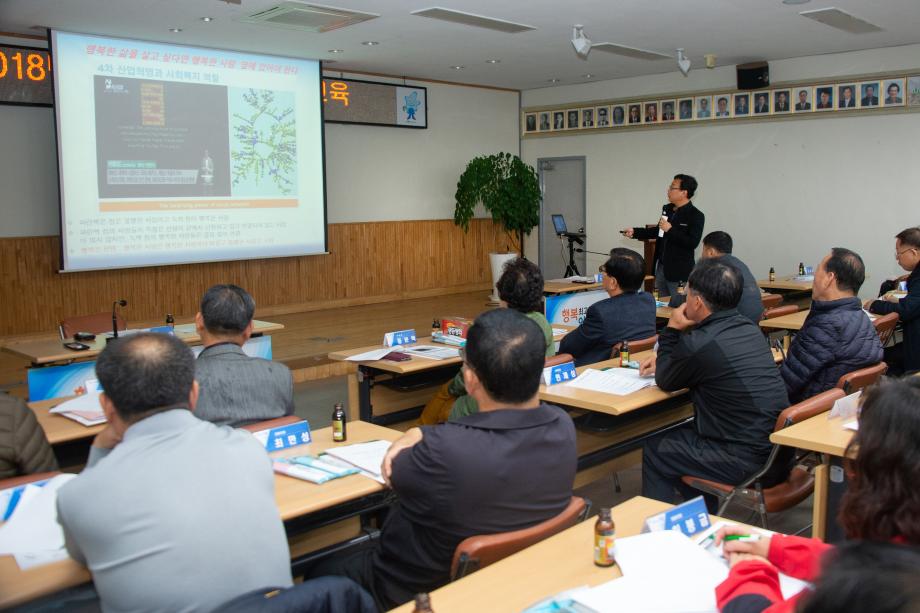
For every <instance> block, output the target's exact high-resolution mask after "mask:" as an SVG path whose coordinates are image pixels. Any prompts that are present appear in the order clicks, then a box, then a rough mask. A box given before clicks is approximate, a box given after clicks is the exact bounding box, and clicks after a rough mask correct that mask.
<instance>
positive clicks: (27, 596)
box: [0, 422, 402, 609]
mask: <svg viewBox="0 0 920 613" xmlns="http://www.w3.org/2000/svg"><path fill="white" fill-rule="evenodd" d="M401 435H402V432H398V431H396V430H390V429H389V428H382V427H380V426H375V425H373V424H365V423H361V422H354V423H350V424H348V441H346V442H345V443H333V442H332V428H331V427H330V428H321V429H319V430H317V431H315V432H313V442H312V443H311V444H309V445H303V446H300V447H294V448H292V449H287V450H284V451H279V452H275V453H272V454H271V455H272V456H273V457H275V456H291V455H305V454H308V453H312V454H316V453H320V452H322V451H325V450H326V449H329V448H330V447H332V446H334V445H337V444H344V445H348V444H351V443H360V442H364V441H370V440H376V439H384V440H388V441H394V440H396V439H397V438H399V437H400V436H401ZM386 491H387V490H386V488H385V487H384V486H383V485H381V484H379V483H377V482H376V481H372V480H371V479H368V478H366V477H362V476H360V475H350V476H348V477H342V478H341V479H333V480H332V481H327V482H326V483H323V484H322V485H316V484H314V483H309V482H307V481H302V480H300V479H294V478H293V477H288V476H286V475H279V474H276V475H275V503H276V504H277V505H278V511H279V513H280V515H281V519H282V521H284V523H285V531H286V532H287V535H288V539H289V544H290V547H291V553H292V556H293V557H296V553H297V550H298V549H299V553H301V554H302V553H304V552H305V551H307V550H308V549H309V546H310V545H319V546H323V545H327V544H330V543H329V542H328V540H329V539H328V538H319V539H316V542H314V543H310V544H306V547H305V546H304V545H305V544H304V542H303V539H298V537H301V536H303V534H304V533H305V532H307V531H310V530H317V531H319V530H322V529H324V528H327V527H332V524H334V523H336V521H338V522H339V523H341V522H342V520H345V519H348V518H349V517H353V516H354V515H357V514H359V513H361V512H365V511H367V510H372V509H371V506H369V505H368V504H365V506H364V507H360V505H359V504H358V503H360V502H361V501H366V502H368V503H371V502H373V501H371V500H370V497H371V496H374V495H380V496H379V500H380V501H383V500H385V498H384V496H385V494H386ZM374 504H376V505H377V507H379V506H382V502H374ZM359 507H360V508H359ZM349 527H351V528H356V527H357V526H356V525H355V526H349ZM333 534H334V535H343V534H344V533H343V532H342V531H341V530H339V531H336V532H333ZM322 536H328V535H322ZM340 540H341V539H340ZM243 553H244V552H241V554H243ZM91 580H92V577H91V576H90V573H89V571H88V570H87V569H86V568H85V567H84V566H83V565H82V564H79V563H77V562H75V561H74V560H71V559H67V560H62V561H60V562H55V563H53V564H47V565H45V566H39V567H37V568H33V569H30V570H27V571H23V570H20V568H19V566H18V565H17V564H16V561H15V559H14V558H13V556H0V609H5V608H7V607H11V606H14V605H16V604H20V603H23V602H27V601H29V600H34V599H35V598H38V597H40V596H44V595H47V594H52V593H54V592H57V591H60V590H63V589H66V588H68V587H73V586H75V585H80V584H83V583H87V582H89V581H91Z"/></svg>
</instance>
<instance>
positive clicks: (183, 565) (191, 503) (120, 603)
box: [57, 334, 292, 612]
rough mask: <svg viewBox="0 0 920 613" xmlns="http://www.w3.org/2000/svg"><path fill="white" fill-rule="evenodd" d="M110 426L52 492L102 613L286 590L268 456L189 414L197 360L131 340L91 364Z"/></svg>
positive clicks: (162, 340)
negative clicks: (77, 470) (79, 468)
mask: <svg viewBox="0 0 920 613" xmlns="http://www.w3.org/2000/svg"><path fill="white" fill-rule="evenodd" d="M96 374H97V375H98V377H99V381H100V383H101V384H102V387H103V389H104V390H105V392H104V393H103V394H102V396H101V397H100V402H101V404H102V409H103V411H104V413H105V416H106V418H107V419H108V426H106V428H105V430H103V431H102V432H101V433H99V434H98V435H97V436H96V438H95V440H94V441H93V447H92V449H91V450H90V455H89V461H88V462H87V467H86V469H85V470H84V471H83V472H82V473H81V474H80V476H78V477H77V478H76V479H74V480H72V481H70V482H69V483H67V484H66V485H64V486H63V487H62V488H61V489H60V491H59V492H58V501H57V504H58V521H59V522H60V523H61V526H62V527H63V529H64V537H65V542H66V545H67V551H68V553H70V556H71V557H72V558H73V559H75V560H77V561H78V562H83V563H85V564H86V566H87V567H88V568H89V570H90V572H91V573H92V575H93V582H94V583H95V585H96V590H97V592H98V593H99V597H100V599H101V601H102V609H103V610H104V611H107V612H110V611H213V610H215V609H216V608H217V607H219V606H220V605H221V604H223V603H224V602H226V601H228V600H230V599H231V598H234V597H236V596H239V595H240V594H244V593H246V592H249V591H252V590H257V589H262V588H266V587H279V588H285V587H289V586H291V585H292V580H291V567H290V557H289V550H288V544H287V538H286V537H285V533H284V527H283V526H282V524H281V518H280V517H279V515H278V507H277V506H276V505H275V496H274V485H275V482H274V476H273V474H272V469H271V461H270V460H269V457H268V454H267V453H266V451H265V449H264V448H262V446H261V445H260V444H259V443H258V442H257V441H256V439H255V438H254V437H253V436H252V435H251V434H250V433H248V432H244V431H241V430H233V429H230V428H220V427H217V426H215V425H213V424H210V423H208V422H205V421H201V420H199V419H195V417H194V416H193V415H192V411H193V410H194V409H195V404H196V401H197V400H198V384H197V383H196V382H195V380H194V375H195V359H194V356H193V355H192V352H191V351H189V349H188V347H187V346H186V345H185V344H184V343H183V342H182V341H180V340H179V339H177V338H175V337H174V336H169V335H165V334H137V335H135V336H130V337H127V338H124V339H121V340H119V341H118V342H116V343H111V344H109V345H108V346H106V348H105V350H103V352H102V354H101V355H100V356H99V361H98V362H97V363H96Z"/></svg>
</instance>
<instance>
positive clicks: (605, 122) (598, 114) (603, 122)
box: [594, 105, 610, 128]
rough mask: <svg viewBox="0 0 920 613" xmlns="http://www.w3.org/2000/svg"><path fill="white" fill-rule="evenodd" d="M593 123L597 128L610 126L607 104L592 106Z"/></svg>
mask: <svg viewBox="0 0 920 613" xmlns="http://www.w3.org/2000/svg"><path fill="white" fill-rule="evenodd" d="M594 125H595V126H597V127H598V128H609V127H610V107H609V106H606V105H605V106H596V107H594Z"/></svg>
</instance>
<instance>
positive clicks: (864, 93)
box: [856, 79, 882, 109]
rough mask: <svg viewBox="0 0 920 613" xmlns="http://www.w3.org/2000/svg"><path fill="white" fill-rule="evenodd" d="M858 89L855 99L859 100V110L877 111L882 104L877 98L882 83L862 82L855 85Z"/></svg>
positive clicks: (877, 81) (878, 97)
mask: <svg viewBox="0 0 920 613" xmlns="http://www.w3.org/2000/svg"><path fill="white" fill-rule="evenodd" d="M856 87H857V88H858V92H859V93H858V94H857V97H858V98H859V108H861V109H877V108H878V107H880V106H881V104H882V99H881V97H880V96H879V94H880V93H881V88H882V82H881V81H880V80H878V79H876V80H875V81H863V82H862V83H859V84H857V86H856Z"/></svg>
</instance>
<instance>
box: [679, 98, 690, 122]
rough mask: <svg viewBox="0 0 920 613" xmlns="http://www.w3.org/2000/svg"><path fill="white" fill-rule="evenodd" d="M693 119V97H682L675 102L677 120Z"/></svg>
mask: <svg viewBox="0 0 920 613" xmlns="http://www.w3.org/2000/svg"><path fill="white" fill-rule="evenodd" d="M692 119H693V98H684V99H682V100H679V101H678V102H677V120H678V121H690V120H692Z"/></svg>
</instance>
